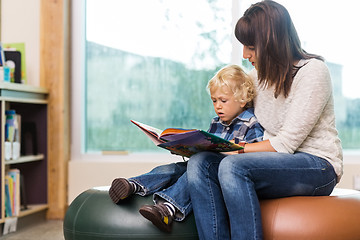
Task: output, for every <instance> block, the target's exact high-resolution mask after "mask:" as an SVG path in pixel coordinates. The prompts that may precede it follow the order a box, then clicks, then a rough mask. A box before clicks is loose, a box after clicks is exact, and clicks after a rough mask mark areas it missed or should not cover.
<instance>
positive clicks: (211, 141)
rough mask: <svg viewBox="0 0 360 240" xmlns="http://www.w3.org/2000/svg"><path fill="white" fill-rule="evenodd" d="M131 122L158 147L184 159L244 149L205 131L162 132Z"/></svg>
mask: <svg viewBox="0 0 360 240" xmlns="http://www.w3.org/2000/svg"><path fill="white" fill-rule="evenodd" d="M131 122H132V123H133V124H135V125H136V126H137V127H139V128H140V129H141V130H142V131H143V132H144V133H145V134H146V135H147V136H148V137H149V138H150V139H151V140H152V141H153V143H154V144H155V145H156V146H158V147H161V148H164V149H167V150H169V151H171V152H172V153H175V154H178V155H181V156H184V157H190V156H192V155H193V154H195V153H198V152H202V151H213V152H230V151H237V150H241V149H242V148H243V147H242V146H240V145H238V144H235V143H233V142H230V141H228V140H225V139H223V138H221V137H218V136H216V135H214V134H211V133H208V132H206V131H204V130H199V129H183V128H167V129H165V130H160V129H158V128H154V127H152V126H149V125H146V124H143V123H140V122H137V121H134V120H131Z"/></svg>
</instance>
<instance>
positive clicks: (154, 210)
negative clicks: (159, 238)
mask: <svg viewBox="0 0 360 240" xmlns="http://www.w3.org/2000/svg"><path fill="white" fill-rule="evenodd" d="M139 212H140V214H141V215H143V217H145V218H146V219H147V220H149V221H151V222H152V223H153V224H154V225H155V226H156V227H157V228H159V229H160V230H161V231H164V232H168V233H169V232H171V228H172V222H173V218H174V217H173V216H172V215H171V213H170V211H169V209H168V208H167V207H166V206H165V204H162V203H160V204H156V205H144V206H142V207H141V208H140V209H139Z"/></svg>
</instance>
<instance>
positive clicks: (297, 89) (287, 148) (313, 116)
mask: <svg viewBox="0 0 360 240" xmlns="http://www.w3.org/2000/svg"><path fill="white" fill-rule="evenodd" d="M301 65H304V66H303V67H301V68H300V70H299V71H298V73H297V74H296V76H295V78H294V81H293V84H292V87H291V91H290V94H289V96H288V97H287V98H284V97H283V96H279V97H278V98H277V99H276V98H274V88H272V87H271V88H266V89H265V88H262V87H259V86H258V81H257V73H256V70H255V69H254V70H253V71H251V72H250V75H251V76H252V77H253V78H254V81H255V84H256V86H257V96H256V99H255V102H254V106H255V115H256V117H257V118H258V120H259V122H260V124H261V125H262V126H263V127H264V128H265V133H264V139H269V141H270V143H271V145H272V146H273V148H274V149H275V150H276V151H278V152H283V153H294V152H295V151H299V152H306V153H310V154H313V155H315V156H318V157H322V158H324V159H326V160H328V161H329V162H330V163H331V164H332V165H333V167H334V169H335V172H336V174H337V176H338V181H340V178H341V176H342V172H343V165H342V158H343V156H342V147H341V143H340V139H339V137H338V132H337V130H336V128H335V114H334V103H333V95H332V85H331V79H330V74H329V70H328V68H327V66H326V64H325V63H324V62H322V61H320V60H317V59H310V60H300V61H299V63H298V66H301Z"/></svg>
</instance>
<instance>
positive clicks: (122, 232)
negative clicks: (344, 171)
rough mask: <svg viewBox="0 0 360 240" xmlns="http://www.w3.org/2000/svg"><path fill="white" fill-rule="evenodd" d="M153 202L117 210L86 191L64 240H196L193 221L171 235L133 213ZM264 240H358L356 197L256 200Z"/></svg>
mask: <svg viewBox="0 0 360 240" xmlns="http://www.w3.org/2000/svg"><path fill="white" fill-rule="evenodd" d="M143 204H152V197H151V196H148V197H140V196H133V197H131V198H129V199H127V200H125V201H124V202H122V203H121V204H120V205H116V204H114V203H113V202H112V201H111V199H110V198H109V196H108V187H100V188H93V189H89V190H87V191H85V192H83V193H82V194H80V195H79V196H78V197H77V198H76V199H75V200H74V201H73V202H72V203H71V204H70V206H69V208H68V210H67V212H66V215H65V219H64V236H65V239H66V240H93V239H94V240H95V239H96V240H102V239H198V237H197V231H196V226H195V221H194V216H193V215H190V216H189V217H188V218H186V220H185V221H184V222H181V223H178V222H174V225H173V232H172V233H171V234H168V233H163V232H161V231H160V230H158V229H157V228H156V227H155V226H153V225H152V223H151V222H149V221H148V220H146V219H145V218H143V217H142V216H141V215H140V214H139V212H138V209H139V208H140V206H142V205H143ZM261 213H262V221H263V228H264V239H269V240H270V239H277V240H290V239H291V240H297V239H299V240H300V239H301V240H303V239H306V240H309V239H316V240H321V239H324V240H325V239H326V240H332V239H334V240H335V239H339V240H344V239H346V240H351V239H354V240H355V239H360V229H359V227H358V226H359V223H360V193H359V192H358V191H354V190H345V189H336V190H335V191H334V193H333V194H332V196H327V197H290V198H280V199H272V200H262V201H261Z"/></svg>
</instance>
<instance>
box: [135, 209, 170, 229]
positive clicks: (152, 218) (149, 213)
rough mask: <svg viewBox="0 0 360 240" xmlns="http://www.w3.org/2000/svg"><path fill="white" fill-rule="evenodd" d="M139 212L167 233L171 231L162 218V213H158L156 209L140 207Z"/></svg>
mask: <svg viewBox="0 0 360 240" xmlns="http://www.w3.org/2000/svg"><path fill="white" fill-rule="evenodd" d="M139 212H140V214H141V215H142V216H143V217H144V218H146V219H147V220H149V221H150V222H152V224H154V225H155V226H156V227H157V228H158V229H160V230H161V231H163V232H167V233H170V232H171V229H169V227H168V226H167V225H166V224H165V223H164V222H163V221H162V220H161V216H160V214H157V213H155V212H154V211H151V210H150V209H146V208H140V210H139Z"/></svg>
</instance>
